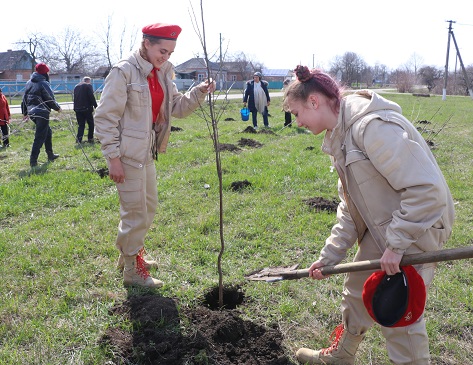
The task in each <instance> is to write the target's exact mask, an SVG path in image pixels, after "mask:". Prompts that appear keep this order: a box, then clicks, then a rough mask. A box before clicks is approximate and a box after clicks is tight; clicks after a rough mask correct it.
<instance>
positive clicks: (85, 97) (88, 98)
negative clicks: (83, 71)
mask: <svg viewBox="0 0 473 365" xmlns="http://www.w3.org/2000/svg"><path fill="white" fill-rule="evenodd" d="M94 108H97V101H96V100H95V96H94V89H93V87H92V85H91V83H90V77H88V76H85V77H84V78H83V79H82V82H80V83H78V84H77V85H76V86H75V87H74V111H75V112H76V118H77V123H78V124H79V128H78V129H77V138H76V139H77V141H76V142H77V143H82V137H83V136H84V130H85V123H86V122H87V126H88V128H89V130H88V133H87V142H89V143H93V142H94V114H93V113H94Z"/></svg>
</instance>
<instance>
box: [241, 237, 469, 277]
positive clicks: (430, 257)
mask: <svg viewBox="0 0 473 365" xmlns="http://www.w3.org/2000/svg"><path fill="white" fill-rule="evenodd" d="M469 258H473V246H468V247H459V248H452V249H447V250H438V251H430V252H422V253H418V254H414V255H407V256H404V257H403V258H402V260H401V263H400V264H399V266H407V265H417V264H426V263H430V262H440V261H450V260H459V259H469ZM298 266H299V265H293V266H289V267H273V268H271V267H267V268H264V269H261V270H257V271H253V272H252V273H250V274H248V275H247V276H245V278H246V279H247V280H257V281H266V282H267V283H272V282H275V281H281V280H294V279H301V278H308V277H309V269H299V270H298V269H297V267H298ZM376 269H378V270H379V269H381V264H380V260H366V261H357V262H350V263H347V264H338V265H327V266H324V267H321V268H320V271H321V272H322V274H323V275H332V274H341V273H347V272H354V271H365V270H376Z"/></svg>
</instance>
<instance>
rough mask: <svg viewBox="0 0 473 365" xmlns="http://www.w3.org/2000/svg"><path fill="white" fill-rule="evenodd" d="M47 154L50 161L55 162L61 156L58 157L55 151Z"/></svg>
mask: <svg viewBox="0 0 473 365" xmlns="http://www.w3.org/2000/svg"><path fill="white" fill-rule="evenodd" d="M46 153H47V154H48V161H54V160H55V159H56V158H58V157H59V155H56V154H55V153H53V151H47V152H46Z"/></svg>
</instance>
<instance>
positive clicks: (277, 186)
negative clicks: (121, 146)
mask: <svg viewBox="0 0 473 365" xmlns="http://www.w3.org/2000/svg"><path fill="white" fill-rule="evenodd" d="M386 96H387V97H388V98H389V99H392V100H394V101H396V102H398V103H399V104H400V105H401V106H402V107H403V110H404V113H405V115H406V116H407V117H409V118H411V119H412V120H413V121H418V120H428V121H430V122H431V124H428V125H426V124H422V125H420V126H422V127H425V128H426V129H429V130H432V131H434V133H435V132H436V131H439V130H440V129H441V131H440V132H439V133H438V134H437V135H435V136H433V133H431V134H430V137H432V136H433V138H432V139H433V142H434V144H435V148H434V149H433V152H434V154H435V156H436V157H437V159H438V161H439V164H440V166H441V168H442V170H443V172H444V174H445V177H446V178H447V181H448V183H449V185H450V187H451V190H452V194H453V196H454V199H455V202H456V212H457V220H456V223H455V226H454V232H453V235H452V238H451V239H450V241H449V242H448V244H447V247H449V248H450V247H460V246H466V245H469V244H471V236H472V235H471V223H472V221H473V218H472V215H471V205H470V203H471V200H472V197H473V184H472V183H471V181H472V180H473V176H472V175H473V169H472V168H471V162H470V160H471V159H470V156H471V149H472V148H471V147H472V145H471V141H472V137H473V136H472V134H473V101H472V100H471V99H470V98H465V97H448V99H447V100H446V101H442V100H441V98H440V97H430V98H416V97H413V96H411V95H398V94H389V95H386ZM280 106H281V99H280V98H274V99H273V100H272V103H271V109H270V113H271V117H270V124H271V126H272V130H273V131H274V132H275V133H276V134H274V135H271V134H257V135H254V134H242V133H241V132H242V131H243V130H244V129H245V128H246V127H247V126H248V125H249V123H246V122H241V121H240V116H239V109H240V108H241V102H240V101H232V102H230V104H229V105H228V106H227V108H226V110H225V111H223V113H222V114H221V116H220V119H219V120H220V121H219V134H220V143H231V144H235V145H237V144H238V141H239V140H240V139H241V138H251V139H255V140H257V141H259V142H260V143H262V144H263V147H261V148H256V149H254V148H253V149H252V148H248V147H242V151H241V152H240V153H232V152H222V154H221V157H222V167H223V171H224V174H223V189H224V205H223V209H224V237H225V244H226V250H225V254H224V257H223V271H224V283H225V284H228V285H230V284H241V285H242V286H243V290H244V292H245V295H246V297H247V298H250V299H251V300H249V301H248V302H247V303H245V305H244V306H242V307H241V308H240V310H241V312H242V316H244V317H245V318H247V319H251V320H254V321H257V322H258V323H261V324H267V325H277V326H278V327H279V328H280V330H281V331H282V333H283V334H284V338H285V346H286V348H287V353H288V355H290V356H292V354H293V353H294V351H295V350H296V349H297V348H298V347H300V346H308V347H313V348H318V347H321V346H327V345H328V336H329V335H330V332H331V330H332V329H333V328H334V327H335V326H336V325H337V324H338V323H339V321H340V312H339V305H340V299H341V289H342V285H343V275H334V276H332V277H331V278H329V279H327V280H324V281H321V282H319V281H317V282H315V281H312V280H308V279H301V280H297V281H286V282H280V283H274V284H269V283H260V282H247V281H245V280H244V275H245V274H247V273H249V272H251V271H253V270H255V269H259V268H263V267H266V266H276V265H291V264H295V263H299V264H300V265H301V267H306V266H308V265H310V264H311V263H312V262H313V261H314V260H315V259H316V258H317V256H318V253H319V251H320V249H321V248H322V247H323V245H324V241H325V238H326V237H327V236H328V234H329V232H330V228H331V226H332V225H333V224H334V222H335V215H334V214H333V213H316V212H315V211H314V210H311V209H309V207H308V206H306V205H305V204H304V203H303V200H304V199H308V198H312V197H315V196H323V197H325V198H327V199H332V198H336V197H337V192H336V182H337V176H336V173H335V172H331V171H330V161H329V158H328V157H327V156H326V155H324V154H323V153H322V152H321V151H320V144H321V141H322V136H313V135H312V134H310V133H308V132H306V131H304V130H301V129H298V128H297V127H295V126H293V127H292V128H286V129H282V126H283V121H284V113H283V112H282V111H280V109H281V107H280ZM52 117H53V118H60V119H54V120H52V121H51V127H52V129H53V144H54V150H55V152H56V153H59V154H60V155H61V157H60V158H59V159H58V160H56V161H55V162H53V163H50V164H48V163H46V161H47V159H46V155H45V153H44V152H41V155H40V158H39V164H40V166H39V168H38V170H37V171H36V172H32V171H31V170H30V168H29V163H28V162H29V152H30V148H31V143H32V141H33V133H34V130H33V128H32V127H33V123H32V122H29V121H28V122H24V123H23V122H21V116H20V115H18V116H14V120H13V122H12V125H11V127H12V128H11V129H12V136H11V139H10V141H11V144H12V146H13V147H11V148H10V149H7V150H5V149H2V150H0V160H1V164H2V168H1V169H0V183H1V185H0V199H1V203H0V229H1V230H0V259H1V263H2V264H1V265H0V277H1V278H2V282H1V284H0V292H1V296H0V363H1V364H104V363H106V362H107V361H110V360H111V359H112V355H111V351H112V349H110V348H107V347H105V346H103V345H100V338H101V336H102V334H103V333H104V331H105V330H106V329H107V328H108V327H111V326H121V327H122V328H129V327H130V326H131V324H130V323H128V322H126V321H123V320H122V319H120V318H118V317H117V316H112V315H110V314H109V313H108V310H109V309H110V307H112V306H113V305H114V304H116V303H119V302H121V301H123V300H125V299H126V298H127V296H128V295H129V293H128V291H127V290H126V289H125V288H123V286H122V283H121V277H120V274H119V273H118V272H117V270H116V268H115V263H116V259H117V256H118V253H117V250H116V249H115V247H114V239H115V236H116V230H117V224H118V198H117V194H116V190H115V186H114V184H113V183H112V182H111V181H110V180H109V179H108V178H101V177H100V176H99V175H98V174H97V173H96V170H97V169H99V168H105V167H106V163H105V160H104V159H103V158H102V156H101V152H100V148H99V145H98V144H96V145H85V146H84V150H83V151H82V150H81V149H80V148H78V147H76V146H75V144H74V136H73V134H74V133H75V132H74V133H73V132H72V131H71V129H75V128H76V123H75V118H74V115H73V114H72V113H69V112H63V113H62V114H59V115H58V114H56V113H55V112H53V113H52ZM225 118H233V119H235V121H224V119H225ZM173 124H174V125H175V126H177V127H180V128H182V131H180V132H174V133H173V134H172V136H171V140H170V144H169V148H168V153H167V154H164V155H160V156H159V161H158V162H157V170H158V182H157V184H158V191H159V199H160V204H159V207H158V212H157V216H156V218H155V222H154V223H153V225H152V227H151V230H150V232H149V234H148V236H147V239H146V247H147V250H148V252H149V253H150V254H151V255H152V256H154V257H156V259H157V260H158V261H159V264H160V269H159V270H158V272H157V273H155V275H156V276H157V277H159V278H160V279H162V280H163V281H165V283H166V285H165V287H164V288H163V289H162V290H160V293H161V294H162V295H163V296H166V297H172V298H177V299H178V300H179V301H180V303H181V304H182V305H183V306H193V305H196V304H198V302H199V299H200V298H201V297H202V295H203V294H204V293H206V292H207V291H208V290H209V289H210V288H212V287H214V286H215V285H217V284H218V275H217V265H216V263H217V255H218V251H219V248H220V241H219V222H218V179H217V174H216V168H215V154H214V152H213V148H212V142H211V139H210V137H209V132H208V127H207V125H206V122H205V121H204V120H203V119H202V118H200V117H199V116H197V115H192V116H190V117H188V118H186V119H183V120H175V121H174V122H173ZM428 134H429V131H426V132H425V135H426V136H428ZM308 147H315V148H313V149H310V148H308ZM245 179H246V180H248V181H250V182H251V184H252V185H251V187H249V188H248V189H246V190H244V191H242V192H232V191H231V190H230V185H231V183H232V182H234V181H240V180H245ZM205 184H209V185H210V189H205V188H204V185H205ZM352 255H353V252H350V257H351V256H352ZM471 272H472V264H471V262H470V261H468V260H462V261H455V262H448V263H442V264H440V265H439V269H438V271H437V275H436V277H435V280H434V283H433V286H432V288H431V291H430V293H429V299H428V302H427V309H426V318H427V326H428V331H429V336H430V339H431V344H430V346H431V353H432V363H433V364H467V363H473V355H472V353H473V345H472V343H473V338H472V337H473V336H472V331H473V314H472V313H473V294H472V274H471ZM387 363H388V359H387V355H386V351H385V347H384V341H383V338H382V336H381V334H380V331H379V328H378V327H376V326H375V327H373V329H372V330H371V331H370V332H369V334H368V337H367V339H366V340H365V341H364V342H363V343H362V345H361V347H360V350H359V354H358V360H357V364H363V365H364V364H387Z"/></svg>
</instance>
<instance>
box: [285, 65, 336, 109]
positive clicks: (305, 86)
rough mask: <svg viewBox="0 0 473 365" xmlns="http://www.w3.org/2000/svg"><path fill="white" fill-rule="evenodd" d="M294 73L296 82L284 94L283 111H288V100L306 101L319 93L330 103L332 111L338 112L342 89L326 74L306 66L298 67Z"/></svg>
mask: <svg viewBox="0 0 473 365" xmlns="http://www.w3.org/2000/svg"><path fill="white" fill-rule="evenodd" d="M294 73H295V74H296V77H297V80H295V81H294V82H292V83H291V84H290V85H289V86H288V87H287V89H286V91H285V93H284V102H283V108H284V110H289V105H288V104H289V103H288V100H289V99H291V100H298V101H306V100H307V99H308V98H309V95H311V94H313V93H321V94H322V95H325V96H326V97H327V99H329V101H330V102H331V105H332V110H333V111H334V112H338V110H339V109H340V102H341V100H342V93H343V88H342V87H341V86H340V85H339V84H338V83H337V82H336V81H335V80H334V79H333V78H332V77H331V76H330V75H329V74H327V73H325V72H323V71H321V70H319V69H312V70H309V68H308V67H307V66H301V65H298V66H297V67H296V68H295V70H294Z"/></svg>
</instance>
